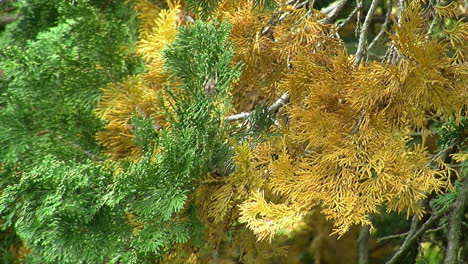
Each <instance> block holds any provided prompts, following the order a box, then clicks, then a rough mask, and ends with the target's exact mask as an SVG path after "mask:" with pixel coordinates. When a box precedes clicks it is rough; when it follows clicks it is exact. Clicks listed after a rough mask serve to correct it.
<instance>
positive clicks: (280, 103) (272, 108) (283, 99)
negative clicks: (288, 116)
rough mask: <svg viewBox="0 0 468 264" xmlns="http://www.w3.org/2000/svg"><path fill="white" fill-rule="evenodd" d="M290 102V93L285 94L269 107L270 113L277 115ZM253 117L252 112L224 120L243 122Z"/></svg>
mask: <svg viewBox="0 0 468 264" xmlns="http://www.w3.org/2000/svg"><path fill="white" fill-rule="evenodd" d="M288 101H289V93H288V92H285V93H284V94H283V95H281V97H280V98H278V99H277V100H276V101H275V102H274V103H273V104H272V105H270V106H269V107H268V112H270V113H272V114H274V113H276V112H277V111H278V110H279V109H280V108H281V107H282V106H283V105H284V104H286V103H288ZM251 115H252V112H243V113H239V114H235V115H231V116H228V117H226V118H225V119H224V120H225V121H228V122H229V121H236V120H242V119H246V118H248V117H249V116H251Z"/></svg>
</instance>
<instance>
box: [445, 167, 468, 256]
mask: <svg viewBox="0 0 468 264" xmlns="http://www.w3.org/2000/svg"><path fill="white" fill-rule="evenodd" d="M467 204H468V176H465V177H464V179H463V182H462V188H461V190H460V193H459V194H458V197H457V199H456V201H455V204H454V205H453V207H454V209H453V211H452V213H451V214H450V216H449V222H448V224H449V231H448V235H447V244H448V245H447V251H446V254H445V260H444V264H456V263H458V251H459V249H460V236H461V232H460V231H461V223H462V219H463V216H464V214H465V208H466V206H467Z"/></svg>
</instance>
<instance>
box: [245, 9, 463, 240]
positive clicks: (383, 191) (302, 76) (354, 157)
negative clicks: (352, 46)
mask: <svg viewBox="0 0 468 264" xmlns="http://www.w3.org/2000/svg"><path fill="white" fill-rule="evenodd" d="M292 19H293V21H295V22H296V23H298V24H297V25H301V24H300V23H299V22H298V21H297V20H294V17H293V18H292ZM294 25H296V24H289V25H288V26H289V27H290V28H291V27H292V28H294ZM307 26H308V28H310V29H311V32H312V33H311V34H312V35H315V36H317V35H319V36H320V34H321V37H320V38H317V37H310V38H307V37H305V36H296V37H294V36H292V35H291V34H292V33H291V32H295V31H294V30H290V31H288V32H284V33H283V34H285V35H287V36H288V37H285V39H288V40H289V41H290V42H291V43H294V44H291V45H293V46H292V47H291V48H288V46H287V45H288V44H287V43H283V48H284V49H283V50H286V53H287V55H286V56H287V57H289V58H291V60H290V61H291V65H292V66H291V69H289V70H288V71H287V72H286V74H284V75H283V76H282V78H281V80H280V86H279V89H280V90H281V91H284V92H286V91H287V92H289V93H290V95H291V103H290V105H289V106H288V108H287V109H286V113H287V115H288V116H289V121H288V123H287V124H284V127H283V128H282V129H283V131H282V132H285V135H284V136H283V138H282V139H278V140H276V141H274V139H269V141H273V142H275V143H274V144H269V143H262V144H260V145H259V146H258V147H257V150H258V151H255V155H256V156H254V158H253V159H252V162H253V163H254V164H255V162H256V160H263V164H265V165H264V166H260V167H257V168H258V173H259V174H262V173H263V174H264V175H267V176H264V177H265V178H268V182H267V184H266V187H264V188H263V190H265V191H266V192H270V195H268V196H267V195H260V193H262V190H260V191H259V192H258V193H257V194H256V195H253V196H252V197H251V198H249V200H247V201H246V202H244V203H243V204H241V205H240V208H241V217H240V221H242V222H245V223H247V225H248V226H249V227H250V228H251V229H252V230H253V232H254V233H255V234H257V237H258V238H259V239H265V238H268V239H271V238H272V235H274V233H275V231H276V230H279V229H281V228H285V229H290V227H291V226H292V224H293V223H292V222H288V221H285V220H283V217H284V218H285V219H286V218H289V219H292V218H294V217H296V216H300V215H304V214H305V213H307V212H309V211H310V210H311V209H312V208H319V209H320V210H321V212H322V213H323V214H324V215H325V217H326V218H327V219H328V220H331V221H332V222H333V224H334V227H335V231H334V232H336V233H338V234H339V235H343V234H344V233H345V232H347V231H348V230H349V229H350V228H351V227H352V226H353V225H364V224H371V222H370V221H369V220H368V216H369V214H373V213H377V208H378V207H379V206H380V205H382V204H386V205H387V210H389V211H397V212H401V211H405V212H406V213H407V214H408V215H414V214H415V215H418V216H421V215H422V214H423V208H421V207H420V204H419V203H420V201H421V200H422V199H424V198H425V197H426V196H427V194H429V193H431V192H440V191H441V190H444V189H446V188H448V189H450V188H452V187H451V184H450V175H452V174H453V173H455V172H454V171H453V170H451V169H450V168H449V167H448V166H444V164H443V163H438V165H439V168H440V170H438V169H431V168H429V167H428V164H429V163H430V162H429V158H428V157H429V153H428V152H427V151H426V150H425V148H424V147H423V146H422V145H418V144H415V145H413V147H408V144H409V143H410V141H411V137H410V136H409V135H410V132H411V131H412V130H413V129H424V127H425V126H426V125H427V121H428V114H435V115H438V116H443V117H448V116H450V115H452V114H454V113H456V114H458V115H459V116H460V114H461V111H462V110H461V109H464V107H466V104H467V102H468V98H467V97H466V77H465V76H466V73H467V69H466V66H465V65H463V64H460V63H459V60H457V59H456V58H455V57H454V56H449V55H448V54H449V51H448V48H447V46H446V45H444V42H443V41H442V42H440V41H436V40H433V39H431V38H429V36H428V35H427V34H426V33H425V32H426V31H427V30H426V28H425V27H426V26H427V21H425V19H424V18H423V16H422V15H421V8H420V6H419V4H418V3H417V2H412V4H411V5H410V7H409V8H408V9H407V11H406V12H405V13H404V14H403V17H402V23H401V25H400V26H399V27H397V28H396V32H395V34H394V35H392V36H391V38H392V40H393V41H394V45H395V46H396V47H397V49H398V51H399V52H400V55H401V60H400V61H399V62H398V63H397V64H395V65H393V64H388V63H385V62H372V63H367V64H361V65H360V66H359V67H355V66H353V58H351V57H348V56H347V55H346V54H345V53H344V52H342V51H340V47H341V46H340V43H339V41H334V40H333V38H334V37H333V35H332V34H328V33H327V32H328V31H329V30H330V29H328V28H325V27H320V26H319V25H316V26H315V27H313V24H312V25H310V24H308V25H307ZM299 28H301V27H299ZM312 29H315V31H314V30H312ZM304 31H307V30H305V29H304V28H301V30H298V32H304ZM298 34H299V33H298ZM280 38H281V37H277V39H280ZM301 41H303V42H305V43H308V44H309V45H301V44H302V42H301ZM319 44H320V45H319ZM327 45H330V47H327ZM304 46H305V47H304ZM306 47H312V48H311V49H313V50H310V48H309V49H307V48H306ZM262 145H263V146H262ZM265 171H266V172H265ZM272 194H274V195H272ZM273 201H275V202H273ZM262 220H264V221H263V222H262ZM273 224H274V225H273ZM270 226H271V227H270Z"/></svg>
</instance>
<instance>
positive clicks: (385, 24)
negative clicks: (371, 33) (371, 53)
mask: <svg viewBox="0 0 468 264" xmlns="http://www.w3.org/2000/svg"><path fill="white" fill-rule="evenodd" d="M392 5H393V0H390V1H389V3H388V9H387V13H386V14H385V21H384V23H383V25H382V29H381V30H380V32H379V33H378V34H377V36H375V38H374V39H373V40H372V42H371V44H369V47H367V50H370V49H372V48H373V47H374V45H375V44H376V43H377V42H378V41H379V40H380V39H381V38H382V36H383V35H384V33H385V31H386V30H387V28H388V25H389V24H390V21H391V20H390V14H391V13H392Z"/></svg>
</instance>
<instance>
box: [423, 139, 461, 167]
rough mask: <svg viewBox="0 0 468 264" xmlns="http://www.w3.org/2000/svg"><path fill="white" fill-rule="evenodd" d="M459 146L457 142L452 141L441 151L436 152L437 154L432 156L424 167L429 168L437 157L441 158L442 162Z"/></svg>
mask: <svg viewBox="0 0 468 264" xmlns="http://www.w3.org/2000/svg"><path fill="white" fill-rule="evenodd" d="M458 144H459V140H458V139H456V140H453V142H452V143H451V144H450V145H448V146H447V147H445V148H444V149H443V150H441V151H439V152H437V154H435V155H433V156H432V158H431V160H430V161H429V162H428V163H427V164H426V166H428V167H431V164H432V163H433V162H434V161H435V160H436V159H437V158H439V157H442V161H444V160H445V158H446V157H447V156H448V154H450V152H451V151H452V150H453V149H454V148H455V147H456V146H457V145H458Z"/></svg>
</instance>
